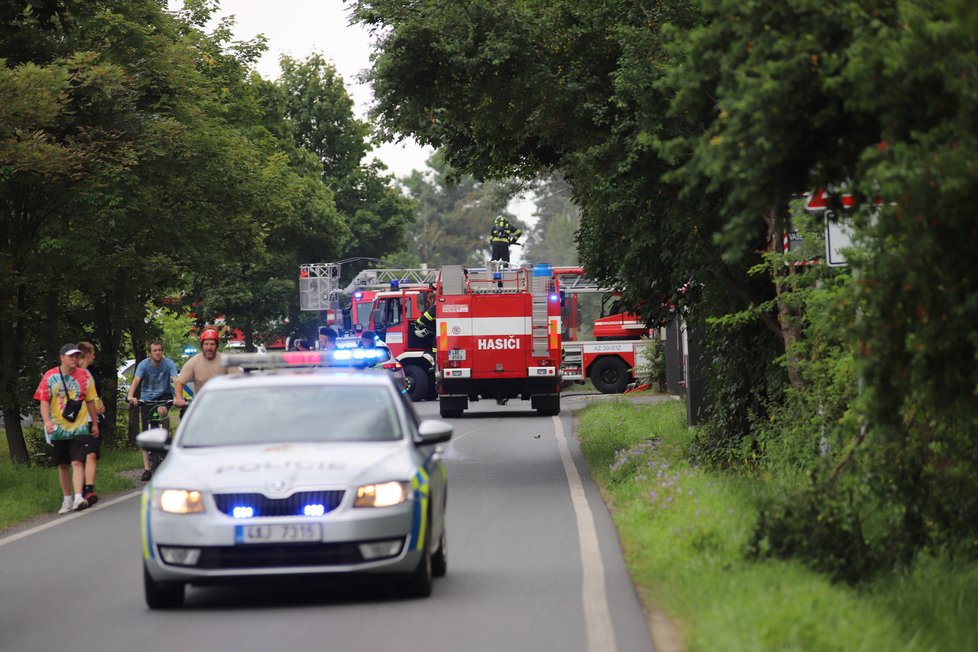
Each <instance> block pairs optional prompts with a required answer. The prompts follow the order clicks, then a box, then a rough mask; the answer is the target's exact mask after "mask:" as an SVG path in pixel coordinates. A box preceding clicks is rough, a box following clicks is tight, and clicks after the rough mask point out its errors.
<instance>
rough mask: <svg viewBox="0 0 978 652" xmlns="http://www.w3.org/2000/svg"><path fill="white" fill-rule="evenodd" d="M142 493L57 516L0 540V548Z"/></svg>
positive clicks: (129, 494) (133, 492)
mask: <svg viewBox="0 0 978 652" xmlns="http://www.w3.org/2000/svg"><path fill="white" fill-rule="evenodd" d="M142 492H143V490H142V489H135V490H133V491H132V493H128V494H123V495H122V496H117V497H116V498H113V499H111V500H107V501H105V502H101V501H99V503H100V504H99V505H98V506H96V507H91V508H89V509H84V510H82V511H80V512H72V513H71V514H68V515H67V516H65V515H59V516H58V517H57V518H56V519H54V520H51V521H48V522H47V523H42V524H41V525H36V526H34V527H32V528H29V529H27V530H24V531H22V532H18V533H17V534H11V535H10V536H8V537H4V538H2V539H0V548H2V547H4V546H5V545H7V544H8V543H13V542H15V541H20V540H21V539H26V538H27V537H29V536H31V535H32V534H37V533H38V532H43V531H44V530H47V529H50V528H53V527H55V526H56V525H61V524H62V523H67V522H68V521H73V520H75V519H76V518H80V517H82V516H84V515H85V513H86V512H97V511H98V510H100V509H103V508H105V507H111V506H112V505H115V504H116V503H121V502H122V501H124V500H130V499H132V498H135V497H136V496H138V495H140V494H141V493H142Z"/></svg>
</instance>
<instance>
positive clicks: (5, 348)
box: [0, 274, 30, 464]
mask: <svg viewBox="0 0 978 652" xmlns="http://www.w3.org/2000/svg"><path fill="white" fill-rule="evenodd" d="M11 276H13V275H12V274H11ZM11 290H12V288H11V286H9V285H2V286H0V409H2V410H3V422H4V430H5V431H6V433H7V448H8V449H9V451H10V459H11V461H13V463H14V464H28V463H29V462H30V456H29V455H28V452H27V443H26V442H25V441H24V431H23V429H22V428H21V425H20V413H21V405H20V399H19V396H20V392H19V389H20V388H19V387H18V383H17V379H18V378H19V377H20V364H19V358H20V356H19V355H18V351H19V350H20V346H21V342H19V341H18V339H17V329H16V328H15V326H14V323H13V321H14V314H16V310H15V308H16V306H15V304H14V299H13V296H12V292H11Z"/></svg>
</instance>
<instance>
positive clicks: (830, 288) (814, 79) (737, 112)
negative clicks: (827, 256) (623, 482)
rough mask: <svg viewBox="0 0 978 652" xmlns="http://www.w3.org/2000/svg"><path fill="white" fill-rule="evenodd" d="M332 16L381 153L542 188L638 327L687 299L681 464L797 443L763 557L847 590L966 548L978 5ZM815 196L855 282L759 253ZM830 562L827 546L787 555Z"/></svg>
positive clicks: (816, 554)
mask: <svg viewBox="0 0 978 652" xmlns="http://www.w3.org/2000/svg"><path fill="white" fill-rule="evenodd" d="M351 4H352V5H353V7H354V16H355V18H356V19H357V20H359V21H361V22H363V23H364V24H366V25H368V26H369V27H370V28H371V29H372V30H373V31H374V34H375V36H376V38H377V41H378V47H379V49H378V52H377V54H376V55H375V58H374V67H373V69H372V71H371V73H370V78H371V81H372V83H373V86H374V90H375V94H376V97H377V105H376V116H377V118H378V120H379V121H380V122H381V124H382V125H383V127H384V128H385V129H386V130H387V132H388V133H389V134H394V133H402V134H409V135H412V136H414V137H416V138H418V139H419V140H420V141H421V142H424V143H428V144H431V145H433V146H435V147H440V148H442V149H443V151H444V152H445V156H446V159H447V160H448V161H449V162H450V163H451V164H452V165H453V166H454V167H455V168H457V169H458V170H459V171H460V172H462V173H465V172H468V173H471V174H473V175H475V176H476V177H477V178H486V177H505V176H508V175H511V174H517V175H520V176H523V177H525V178H529V177H531V176H533V175H535V174H537V173H539V172H541V171H548V170H552V169H557V170H559V171H560V172H561V173H562V174H563V175H564V177H565V178H566V179H567V181H568V182H569V183H570V184H571V186H572V187H573V190H574V199H575V200H576V202H577V203H578V205H579V206H580V207H581V210H582V219H581V227H580V231H579V234H578V244H579V249H580V254H581V260H582V262H584V264H585V265H586V267H587V268H588V270H589V272H590V274H591V275H594V276H596V277H598V278H600V279H602V280H605V281H607V282H612V283H615V284H621V285H624V286H625V287H626V289H627V293H628V294H629V295H630V296H629V299H631V300H632V301H634V302H638V301H645V305H646V306H647V307H649V306H651V308H647V311H646V313H647V316H649V317H652V316H653V313H654V312H655V311H654V307H655V306H657V305H658V303H659V298H660V297H661V296H662V295H663V294H666V295H669V294H674V289H675V288H677V287H680V286H684V287H685V288H686V289H687V290H689V291H688V292H686V293H684V295H683V297H682V303H684V304H686V307H687V309H690V310H691V312H687V313H686V318H687V320H688V321H690V323H691V324H692V325H693V326H696V327H698V328H702V327H704V326H707V325H708V324H709V329H708V330H707V331H706V332H705V333H706V340H705V343H706V345H707V350H708V359H709V360H710V371H711V377H712V378H713V383H712V385H711V391H710V394H711V408H710V410H711V411H710V424H709V427H708V428H707V431H706V432H707V434H706V435H705V436H704V438H703V439H702V440H701V441H700V442H699V449H698V450H699V451H700V454H706V455H707V456H713V457H712V459H714V460H715V461H716V460H726V461H728V462H730V461H733V462H737V463H742V462H745V461H748V462H749V461H750V460H757V459H758V456H757V451H758V450H760V447H761V445H762V443H763V445H764V446H765V447H766V450H767V451H768V454H769V456H770V457H772V459H773V458H774V457H777V456H778V453H777V450H778V447H781V450H783V451H786V450H788V449H789V448H790V447H791V446H796V448H795V449H794V450H797V451H805V452H804V456H806V457H805V459H806V460H807V462H806V464H808V465H809V470H812V471H813V475H812V477H813V478H814V480H813V486H812V488H811V494H810V495H808V496H802V497H800V498H799V499H798V503H797V504H795V505H794V506H792V507H788V508H786V509H785V511H783V512H782V514H781V517H780V518H773V519H772V520H768V521H765V525H764V527H766V528H767V530H766V531H765V533H764V534H763V537H766V538H765V539H764V540H765V542H766V543H765V545H766V546H769V548H768V549H772V548H770V546H773V549H774V550H775V551H776V552H778V553H779V554H780V553H784V554H800V555H802V556H807V557H808V558H809V559H810V560H815V561H813V562H812V563H815V564H816V565H818V564H826V565H827V566H831V565H832V563H835V562H831V561H826V560H829V559H834V560H837V561H839V560H841V561H839V563H840V565H838V566H835V567H831V568H828V569H829V570H831V571H832V572H833V573H835V574H836V575H837V576H842V577H846V578H848V579H853V578H856V577H860V576H863V575H864V574H865V573H868V572H872V569H874V568H878V567H880V565H885V564H887V563H890V562H893V561H894V560H896V559H903V560H906V559H908V558H909V557H910V556H912V554H913V552H914V551H916V550H918V549H919V548H920V547H921V546H926V545H932V544H933V545H945V544H947V545H952V546H953V545H954V544H955V543H959V544H960V543H961V542H965V541H967V540H968V537H969V536H970V537H973V536H974V535H975V533H976V529H975V528H976V527H978V525H975V524H976V523H978V502H976V501H975V499H974V496H975V495H978V486H975V480H974V479H975V478H976V477H978V459H976V458H975V454H974V451H975V447H974V446H973V445H971V444H969V443H968V441H969V440H970V439H971V438H972V437H973V433H974V432H975V431H976V430H975V423H976V421H978V408H976V407H975V403H974V393H975V392H976V391H978V365H976V364H975V361H976V360H978V338H976V332H978V329H976V327H975V324H976V323H978V320H976V317H978V313H976V311H978V272H976V270H975V268H974V265H973V264H972V263H971V262H970V261H971V259H972V258H973V252H974V251H975V245H976V244H978V242H976V238H978V229H976V228H975V224H976V222H975V219H974V215H973V213H974V206H975V205H978V168H976V164H975V162H974V161H975V160H978V159H976V157H975V149H976V147H978V124H976V120H978V119H976V116H978V84H976V83H975V80H976V79H978V48H976V46H975V34H976V30H975V18H974V17H975V12H974V10H973V7H971V6H969V5H968V3H962V2H958V1H956V0H889V1H887V2H882V3H880V2H865V1H860V0H831V1H829V2H824V1H822V2H815V1H814V0H784V1H782V2H773V3H771V2H769V3H763V2H760V3H758V2H746V3H745V2H742V1H734V0H708V1H706V2H700V3H693V2H685V1H682V0H643V1H641V2H632V1H628V2H625V1H624V0H617V1H616V0H612V1H611V2H602V3H580V2H572V1H571V0H557V1H556V2H543V1H539V2H536V1H533V0H458V1H453V2H445V1H441V0H421V1H419V2H413V3H410V4H404V3H402V2H397V1H396V0H357V1H356V2H352V3H351ZM820 186H830V187H844V188H846V189H847V190H849V191H851V192H852V193H853V194H854V196H855V197H856V199H857V202H859V203H858V206H857V208H856V210H855V211H854V213H853V215H852V219H853V220H854V224H855V228H856V241H857V243H858V249H857V250H854V251H852V252H850V254H849V256H850V258H849V259H850V261H852V263H853V264H854V265H855V266H856V267H857V268H858V277H857V278H856V277H855V275H851V274H849V273H848V272H847V271H845V270H843V271H824V272H818V273H817V274H812V275H811V276H810V277H804V276H802V274H801V271H800V269H799V268H796V267H791V266H786V265H784V264H783V258H782V257H779V256H780V250H781V237H782V230H783V229H784V228H785V221H786V219H787V216H788V212H789V206H791V205H792V201H793V200H794V198H795V197H797V195H798V193H801V192H805V191H808V190H811V189H812V188H816V187H820ZM877 197H879V198H881V201H882V205H881V206H880V207H879V208H878V209H875V210H871V208H870V206H871V204H872V202H871V201H870V200H872V199H874V198H877ZM813 237H815V236H813ZM815 277H818V278H819V279H820V282H819V283H807V281H805V278H815ZM687 282H689V283H687ZM699 332H700V333H703V332H704V331H703V330H699ZM771 334H774V335H776V336H777V337H776V338H772V337H771ZM785 370H787V374H786V373H785ZM819 374H821V375H819ZM826 374H827V375H826ZM856 377H861V378H862V381H861V382H860V387H861V388H862V389H861V391H856V390H855V388H853V387H852V386H851V385H853V384H854V383H853V382H852V379H853V378H856ZM789 380H790V386H789V383H788V382H786V381H789ZM783 402H788V403H790V404H791V405H792V406H795V407H797V408H798V409H799V410H800V412H799V413H796V414H793V415H789V413H788V412H787V411H784V410H782V409H781V408H780V404H781V403H783ZM830 405H832V406H837V407H838V410H836V409H834V408H833V409H825V408H826V407H827V406H830ZM809 410H811V411H812V414H814V415H815V416H811V415H809V414H806V412H807V411H809ZM799 415H800V416H799ZM794 417H797V418H798V419H800V421H798V423H801V424H809V425H814V428H812V429H811V430H808V431H807V432H804V427H796V426H795V425H792V422H791V418H794ZM772 424H773V425H772ZM779 427H780V428H781V431H780V434H778V428H779ZM764 431H766V432H768V433H771V436H770V437H769V438H767V439H764V440H763V442H762V440H761V439H759V433H761V432H764ZM787 433H796V434H798V436H799V437H801V439H799V440H798V441H796V442H794V443H792V442H791V441H788V439H787V438H788V434H787ZM826 433H830V434H831V437H828V436H827V435H826ZM965 433H968V434H965ZM791 436H794V435H791ZM820 438H821V440H822V444H823V446H822V448H821V449H820V446H819V441H820ZM829 440H831V441H829ZM826 446H828V448H825V447H826ZM819 450H831V451H832V452H831V453H827V454H824V455H821V456H819V454H818V451H819ZM968 478H970V479H968ZM812 496H817V497H815V498H813V497H812ZM773 513H774V512H772V514H773ZM825 523H835V524H836V525H835V526H833V527H834V528H835V529H833V534H832V536H830V537H829V538H828V539H824V538H821V539H820V538H819V537H818V536H816V534H817V533H816V532H815V529H817V528H818V527H824V526H825ZM819 524H821V525H819ZM806 528H810V529H806ZM762 529H763V528H762ZM828 540H835V541H838V542H843V543H839V544H838V547H837V548H836V549H833V550H827V549H826V548H824V547H823V548H822V549H819V548H818V546H819V545H820V544H817V543H812V544H810V545H809V544H807V543H799V542H817V541H822V542H825V541H828ZM806 546H808V547H807V548H806ZM847 549H848V550H849V551H847ZM972 551H973V550H972Z"/></svg>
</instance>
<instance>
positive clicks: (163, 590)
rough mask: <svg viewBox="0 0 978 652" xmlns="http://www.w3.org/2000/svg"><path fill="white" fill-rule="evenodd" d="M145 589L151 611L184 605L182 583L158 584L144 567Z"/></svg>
mask: <svg viewBox="0 0 978 652" xmlns="http://www.w3.org/2000/svg"><path fill="white" fill-rule="evenodd" d="M143 589H144V593H145V595H146V604H147V606H149V608H150V609H172V608H174V607H180V606H182V605H183V594H184V585H183V583H182V582H157V581H156V580H154V579H153V577H152V576H151V575H150V574H149V571H148V570H146V566H143Z"/></svg>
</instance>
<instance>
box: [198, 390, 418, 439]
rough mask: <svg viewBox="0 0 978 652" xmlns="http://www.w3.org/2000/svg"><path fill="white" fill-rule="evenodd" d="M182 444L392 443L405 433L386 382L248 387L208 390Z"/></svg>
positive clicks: (199, 402) (199, 401)
mask: <svg viewBox="0 0 978 652" xmlns="http://www.w3.org/2000/svg"><path fill="white" fill-rule="evenodd" d="M188 417H190V418H189V419H188V420H187V424H186V425H185V427H184V430H183V431H182V433H181V436H180V442H179V443H180V445H181V446H185V447H198V446H238V445H247V444H273V443H287V442H339V441H344V442H345V441H392V440H397V439H401V438H402V437H403V433H402V431H401V424H400V421H399V420H398V418H397V409H396V407H395V405H394V401H393V397H392V395H391V393H390V391H388V389H387V388H386V387H382V386H373V387H370V386H359V387H356V386H341V385H318V386H316V385H308V386H298V387H297V386H289V387H248V388H235V389H225V390H221V391H215V392H210V393H207V392H204V393H203V394H202V395H201V396H200V398H198V399H197V405H195V406H194V410H193V412H191V413H190V414H189V415H188Z"/></svg>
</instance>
